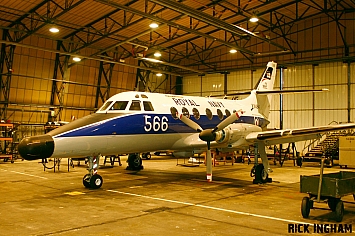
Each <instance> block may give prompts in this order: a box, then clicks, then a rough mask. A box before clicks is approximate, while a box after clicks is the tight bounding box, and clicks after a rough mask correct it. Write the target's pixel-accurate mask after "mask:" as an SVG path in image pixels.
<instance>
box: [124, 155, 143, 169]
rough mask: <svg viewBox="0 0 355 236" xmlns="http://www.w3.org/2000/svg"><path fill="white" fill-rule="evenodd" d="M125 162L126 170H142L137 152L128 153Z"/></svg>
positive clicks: (140, 159)
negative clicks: (126, 164)
mask: <svg viewBox="0 0 355 236" xmlns="http://www.w3.org/2000/svg"><path fill="white" fill-rule="evenodd" d="M127 163H128V166H127V167H126V170H143V165H142V158H141V157H140V156H139V153H131V154H129V155H128V159H127Z"/></svg>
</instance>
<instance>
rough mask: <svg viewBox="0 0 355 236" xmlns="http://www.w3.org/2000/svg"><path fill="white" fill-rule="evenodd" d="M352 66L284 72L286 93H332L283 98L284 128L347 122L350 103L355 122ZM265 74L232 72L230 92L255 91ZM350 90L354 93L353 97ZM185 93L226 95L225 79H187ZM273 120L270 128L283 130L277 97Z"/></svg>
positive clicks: (308, 67)
mask: <svg viewBox="0 0 355 236" xmlns="http://www.w3.org/2000/svg"><path fill="white" fill-rule="evenodd" d="M349 65H350V66H348V64H347V63H342V62H330V63H323V64H319V65H299V66H288V67H287V68H285V69H283V89H284V90H287V89H312V88H315V89H319V88H328V89H329V90H330V91H329V92H321V93H298V94H287V95H282V96H283V127H284V128H302V127H309V126H318V125H327V124H329V123H331V122H332V121H336V122H347V121H348V103H349V104H350V120H351V121H355V118H354V117H355V116H354V115H355V104H354V92H355V64H349ZM263 70H264V69H257V70H254V71H252V70H246V71H237V72H231V73H230V74H228V75H227V78H228V79H227V88H228V91H227V92H228V93H230V92H241V91H248V90H251V89H252V88H253V87H254V85H255V84H256V83H257V81H258V80H259V78H260V75H261V73H262V72H263ZM348 70H350V73H348ZM348 80H349V81H348ZM348 83H350V84H348ZM201 84H202V85H201ZM349 85H350V88H349ZM275 89H280V69H278V73H277V79H276V82H275ZM348 90H349V91H351V95H350V97H349V96H348ZM183 92H184V94H185V95H197V96H200V95H202V96H208V95H223V94H224V75H223V74H208V75H206V76H204V77H202V81H201V79H200V78H199V77H197V76H188V77H185V78H184V79H183ZM270 120H271V124H270V125H269V127H270V128H279V127H280V95H274V96H273V103H272V106H271V113H270Z"/></svg>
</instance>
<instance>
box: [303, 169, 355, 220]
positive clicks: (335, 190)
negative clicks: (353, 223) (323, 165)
mask: <svg viewBox="0 0 355 236" xmlns="http://www.w3.org/2000/svg"><path fill="white" fill-rule="evenodd" d="M300 178H301V180H300V185H301V193H308V194H309V197H304V198H303V199H302V204H301V212H302V216H303V218H308V217H309V213H310V209H313V203H314V201H317V202H325V203H327V204H328V206H329V208H330V210H332V211H333V212H335V220H336V221H337V222H340V221H342V219H343V214H344V203H343V201H342V200H341V197H343V196H345V195H349V194H353V196H354V198H355V195H354V193H355V173H354V172H347V171H340V172H337V173H330V174H322V171H321V174H320V175H311V176H303V175H301V177H300Z"/></svg>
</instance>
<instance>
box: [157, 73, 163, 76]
mask: <svg viewBox="0 0 355 236" xmlns="http://www.w3.org/2000/svg"><path fill="white" fill-rule="evenodd" d="M155 75H156V76H159V77H160V76H162V75H163V74H162V73H156V74H155Z"/></svg>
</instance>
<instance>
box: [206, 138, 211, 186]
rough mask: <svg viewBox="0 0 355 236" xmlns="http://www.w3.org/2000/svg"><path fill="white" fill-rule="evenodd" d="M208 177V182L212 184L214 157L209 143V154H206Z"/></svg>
mask: <svg viewBox="0 0 355 236" xmlns="http://www.w3.org/2000/svg"><path fill="white" fill-rule="evenodd" d="M206 176H207V181H208V182H212V155H211V143H210V142H209V141H208V142H207V152H206Z"/></svg>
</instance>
